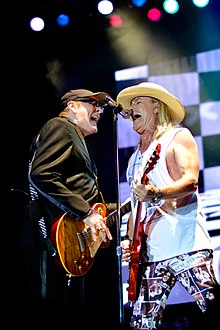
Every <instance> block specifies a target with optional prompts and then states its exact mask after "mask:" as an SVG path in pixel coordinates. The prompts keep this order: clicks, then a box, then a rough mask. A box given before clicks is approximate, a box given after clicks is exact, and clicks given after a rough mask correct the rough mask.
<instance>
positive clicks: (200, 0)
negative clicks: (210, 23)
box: [192, 0, 209, 8]
mask: <svg viewBox="0 0 220 330" xmlns="http://www.w3.org/2000/svg"><path fill="white" fill-rule="evenodd" d="M192 2H193V4H194V5H195V6H197V7H199V8H203V7H206V6H207V5H208V3H209V0H192Z"/></svg>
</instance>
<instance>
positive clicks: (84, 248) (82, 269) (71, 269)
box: [50, 202, 130, 276]
mask: <svg viewBox="0 0 220 330" xmlns="http://www.w3.org/2000/svg"><path fill="white" fill-rule="evenodd" d="M92 208H93V210H95V211H96V212H97V213H99V214H100V215H101V216H102V217H103V222H104V223H105V224H106V226H107V227H110V226H111V225H112V224H113V223H114V221H115V219H116V211H114V212H112V213H110V214H109V215H108V216H107V214H108V211H107V208H106V206H105V205H104V204H102V203H96V204H94V205H93V207H92ZM123 209H125V212H126V213H127V212H128V211H129V210H130V202H128V203H126V204H124V206H122V210H123ZM50 239H51V242H52V244H53V245H54V246H55V247H56V249H57V251H58V257H57V258H56V263H57V264H58V266H59V267H60V268H61V269H62V270H63V271H65V272H66V273H67V274H69V275H71V276H82V275H84V274H86V273H87V272H88V271H89V269H90V268H91V266H92V264H93V261H94V257H95V255H96V252H97V250H98V249H99V247H100V248H106V247H108V246H109V245H110V241H107V242H103V241H102V233H101V232H100V231H97V238H96V241H95V242H94V241H93V240H92V235H91V230H90V227H89V226H87V225H86V224H85V223H84V222H83V220H78V219H75V218H73V217H71V216H70V215H68V214H67V213H64V214H63V215H62V216H61V217H60V218H59V219H57V220H56V221H55V222H54V224H53V226H52V228H51V232H50Z"/></svg>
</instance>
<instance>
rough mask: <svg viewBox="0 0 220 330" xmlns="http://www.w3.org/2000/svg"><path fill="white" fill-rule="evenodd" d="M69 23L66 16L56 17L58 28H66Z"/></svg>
mask: <svg viewBox="0 0 220 330" xmlns="http://www.w3.org/2000/svg"><path fill="white" fill-rule="evenodd" d="M69 22H70V18H69V16H68V15H65V14H60V15H59V16H58V17H57V24H58V25H60V26H67V25H68V24H69Z"/></svg>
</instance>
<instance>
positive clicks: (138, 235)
mask: <svg viewBox="0 0 220 330" xmlns="http://www.w3.org/2000/svg"><path fill="white" fill-rule="evenodd" d="M160 150H161V145H160V144H158V145H157V146H156V149H155V150H154V152H153V154H152V155H151V157H150V159H149V160H148V162H147V164H146V165H145V169H144V174H143V176H142V178H141V183H142V184H147V182H148V177H147V174H148V173H149V172H150V171H151V170H152V169H153V167H154V166H155V164H156V162H157V160H158V159H159V155H160ZM141 208H142V203H141V202H139V201H138V202H137V212H136V219H135V226H134V234H133V240H132V245H131V261H130V263H129V280H128V300H129V301H133V302H134V301H136V300H137V298H138V294H139V289H140V280H141V258H140V256H141V249H142V239H143V221H141Z"/></svg>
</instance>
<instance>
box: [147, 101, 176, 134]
mask: <svg viewBox="0 0 220 330" xmlns="http://www.w3.org/2000/svg"><path fill="white" fill-rule="evenodd" d="M151 99H152V102H153V103H155V104H157V107H158V125H157V128H156V130H155V132H154V138H155V139H159V137H160V136H161V135H163V134H164V133H165V132H166V131H168V130H169V129H171V128H173V127H176V126H178V123H177V122H176V121H175V120H174V119H173V117H172V116H171V112H170V108H169V107H168V105H166V104H165V103H164V102H162V101H160V100H158V99H155V98H153V97H152V98H151Z"/></svg>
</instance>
